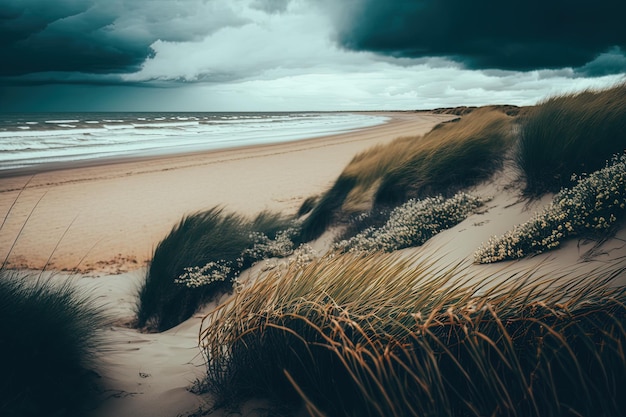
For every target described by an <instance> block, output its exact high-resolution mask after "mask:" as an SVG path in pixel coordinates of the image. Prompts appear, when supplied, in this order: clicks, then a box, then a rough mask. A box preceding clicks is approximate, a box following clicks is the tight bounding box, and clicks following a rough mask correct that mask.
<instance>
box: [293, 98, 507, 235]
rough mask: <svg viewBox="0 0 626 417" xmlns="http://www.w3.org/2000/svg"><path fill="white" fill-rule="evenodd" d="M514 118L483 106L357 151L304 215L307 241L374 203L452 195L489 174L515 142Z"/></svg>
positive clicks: (377, 204)
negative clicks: (417, 133) (413, 134)
mask: <svg viewBox="0 0 626 417" xmlns="http://www.w3.org/2000/svg"><path fill="white" fill-rule="evenodd" d="M511 120H512V118H511V117H509V116H507V115H505V114H504V113H501V112H499V111H496V110H492V109H479V110H476V111H474V112H472V113H471V114H469V115H467V116H465V117H464V118H463V119H460V120H459V121H456V122H454V123H445V124H442V125H439V126H438V127H436V128H435V129H433V130H432V131H431V132H429V133H427V134H426V135H424V136H423V137H401V138H398V139H396V140H394V141H393V142H391V143H390V144H388V145H379V146H375V147H373V148H371V149H369V150H366V151H365V152H363V153H361V154H359V155H357V156H355V157H354V159H353V160H352V161H351V162H350V163H349V164H348V166H346V168H345V169H344V171H343V172H342V173H341V175H340V176H339V178H338V179H337V182H336V183H335V185H334V186H333V187H332V188H331V189H330V190H329V191H328V192H327V193H326V194H325V195H323V196H322V197H321V199H320V200H319V201H318V203H317V205H316V207H315V208H314V209H313V211H312V212H311V213H310V215H309V217H307V218H306V219H305V221H304V223H303V226H302V233H303V240H311V239H314V238H316V237H318V236H319V235H321V233H323V231H324V230H325V229H326V227H327V226H328V225H329V224H331V223H332V222H333V221H336V220H338V219H344V218H346V217H347V215H348V214H351V213H359V212H365V211H367V210H369V209H371V208H372V205H374V204H375V205H376V206H379V207H382V206H395V205H398V204H400V203H403V202H405V201H407V200H408V199H410V198H423V197H430V196H435V195H440V194H443V195H444V196H452V195H454V194H455V193H456V192H458V191H459V190H461V189H463V188H465V187H468V186H471V185H475V184H477V183H478V182H480V181H482V180H484V179H487V178H488V177H489V176H490V175H492V174H493V172H494V171H495V170H496V169H497V168H498V167H499V166H501V164H502V160H503V158H504V156H505V154H506V152H507V150H508V149H509V148H510V147H511V145H512V137H513V136H512V124H511Z"/></svg>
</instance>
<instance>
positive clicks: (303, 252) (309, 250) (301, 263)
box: [264, 243, 318, 271]
mask: <svg viewBox="0 0 626 417" xmlns="http://www.w3.org/2000/svg"><path fill="white" fill-rule="evenodd" d="M317 257H318V254H317V252H316V251H315V249H313V247H312V246H311V245H308V244H306V243H303V244H302V245H300V246H298V248H297V249H295V250H294V251H293V252H292V253H291V255H290V256H288V257H285V258H283V259H279V260H278V259H272V260H270V259H268V260H267V261H266V263H265V267H264V270H265V271H269V270H271V269H276V268H278V269H287V268H289V267H290V266H292V265H295V267H296V268H298V269H302V268H304V267H305V266H307V265H308V264H310V263H311V262H313V260H314V259H316V258H317Z"/></svg>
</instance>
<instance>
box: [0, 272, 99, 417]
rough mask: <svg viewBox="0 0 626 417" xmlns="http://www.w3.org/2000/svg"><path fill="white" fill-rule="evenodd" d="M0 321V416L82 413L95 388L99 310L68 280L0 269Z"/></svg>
mask: <svg viewBox="0 0 626 417" xmlns="http://www.w3.org/2000/svg"><path fill="white" fill-rule="evenodd" d="M35 281H36V282H35ZM0 318H1V320H0V370H1V378H0V415H2V416H4V417H28V416H32V417H39V416H68V417H71V416H77V415H85V413H86V410H88V409H90V408H92V407H93V406H94V404H95V401H96V397H97V394H98V393H99V388H100V387H99V386H98V378H97V373H96V372H94V369H95V367H96V365H97V361H98V355H97V353H98V350H99V349H100V348H102V345H103V339H102V337H101V333H100V331H101V330H102V328H103V327H104V325H105V324H106V323H107V319H106V317H105V315H104V314H103V311H102V309H100V308H98V307H96V306H94V304H93V302H92V300H91V299H89V298H88V297H86V296H83V295H81V294H79V293H78V292H77V291H76V289H75V288H74V287H72V286H71V283H69V282H66V283H64V284H56V283H51V282H50V281H41V280H35V277H26V278H25V277H23V276H21V275H20V276H18V275H17V274H16V273H13V272H10V271H8V270H0Z"/></svg>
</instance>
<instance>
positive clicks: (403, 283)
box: [201, 254, 626, 417]
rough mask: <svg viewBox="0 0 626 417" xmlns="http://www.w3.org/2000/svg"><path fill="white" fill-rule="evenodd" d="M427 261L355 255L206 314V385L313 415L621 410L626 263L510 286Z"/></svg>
mask: <svg viewBox="0 0 626 417" xmlns="http://www.w3.org/2000/svg"><path fill="white" fill-rule="evenodd" d="M415 261H416V260H415V259H409V260H404V261H399V260H398V258H397V257H394V256H393V254H392V255H382V254H373V255H369V256H367V257H363V256H355V255H353V254H346V255H341V256H333V257H328V258H322V259H319V260H318V261H314V262H313V263H311V264H309V265H307V266H305V267H304V268H300V267H292V268H291V269H289V270H288V271H286V272H274V273H271V274H270V275H269V276H267V277H265V278H264V279H262V280H258V281H257V282H255V283H254V284H252V285H251V286H250V287H249V288H246V289H244V290H242V291H241V292H240V293H238V294H237V295H236V296H234V297H233V298H232V299H231V300H230V301H228V302H227V303H225V304H223V305H221V306H220V307H219V308H218V309H217V311H216V312H214V313H213V314H211V315H208V316H207V317H206V318H205V319H204V324H203V327H202V331H201V346H202V349H203V351H204V354H205V356H206V361H207V370H208V373H207V383H206V387H207V388H208V389H209V391H210V392H212V393H213V394H214V395H215V396H216V398H217V400H218V404H222V405H223V404H228V403H229V402H231V401H242V400H246V399H250V398H253V397H254V398H258V397H259V396H260V397H266V398H270V399H272V400H274V401H275V402H277V403H280V404H291V405H292V407H293V408H294V409H297V408H299V407H301V406H302V405H304V407H305V408H306V410H307V411H308V413H309V415H311V416H381V417H383V416H384V417H388V416H408V415H420V416H433V417H441V416H459V415H463V416H492V415H507V416H524V417H528V416H541V417H545V416H563V415H585V416H590V415H594V416H616V415H623V411H624V410H625V409H626V402H625V398H624V396H623V395H620V394H619V392H621V390H622V387H623V386H624V384H625V383H626V372H624V366H625V365H624V355H625V354H626V351H625V350H624V347H625V346H626V344H625V343H626V331H625V330H624V329H626V326H625V325H626V308H625V307H624V306H625V305H626V290H625V289H624V288H623V287H612V286H611V283H612V281H613V280H614V279H615V277H617V276H620V275H623V273H624V268H625V264H624V262H623V261H622V262H620V263H618V264H616V265H610V266H609V267H604V268H603V269H598V270H596V271H594V272H593V273H591V274H585V275H576V274H571V273H570V274H563V275H561V274H557V275H553V276H537V275H536V273H534V272H533V271H532V269H530V270H528V271H527V272H525V273H522V274H521V275H520V274H519V271H518V272H511V273H510V274H509V275H510V276H507V273H506V271H504V273H503V274H501V279H500V280H497V279H496V277H495V276H492V275H490V274H486V275H482V276H477V275H475V274H471V273H469V272H468V271H467V270H466V269H465V268H464V267H460V266H458V265H455V266H448V267H446V268H443V269H442V268H441V267H435V266H433V265H434V264H429V261H427V260H419V261H417V262H415ZM512 276H515V279H510V278H511V277H512ZM329 381H332V383H329Z"/></svg>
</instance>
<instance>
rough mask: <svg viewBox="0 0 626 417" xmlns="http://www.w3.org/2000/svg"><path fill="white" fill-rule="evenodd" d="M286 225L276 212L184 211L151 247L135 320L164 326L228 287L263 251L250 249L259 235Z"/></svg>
mask: <svg viewBox="0 0 626 417" xmlns="http://www.w3.org/2000/svg"><path fill="white" fill-rule="evenodd" d="M291 225H292V223H291V220H290V219H288V218H285V217H283V216H281V215H280V214H275V213H269V212H262V213H260V214H258V215H257V216H256V217H255V218H253V219H248V218H246V217H244V216H241V215H238V214H234V213H228V212H225V211H224V210H223V209H221V208H219V207H215V208H212V209H210V210H207V211H203V212H198V213H195V214H192V215H189V216H186V217H184V218H183V219H182V220H181V221H180V223H179V224H177V225H175V226H174V227H173V228H172V230H171V231H170V233H169V234H168V235H167V236H165V238H163V240H161V242H159V244H158V245H157V247H156V248H155V250H154V255H153V257H152V261H151V263H150V267H149V269H148V271H147V274H146V280H145V282H144V283H143V284H142V286H141V288H140V289H139V294H138V305H137V322H138V326H139V327H147V328H149V329H151V330H158V331H164V330H167V329H169V328H172V327H174V326H176V325H178V324H180V323H182V322H183V321H185V320H186V319H188V318H189V317H191V316H192V315H193V314H194V313H195V312H196V311H197V310H198V308H200V307H201V306H202V305H204V304H205V303H207V302H208V301H210V300H211V299H212V298H214V297H216V296H218V295H220V294H222V293H225V292H229V291H231V290H232V288H233V283H234V282H235V280H236V278H237V277H238V275H239V273H240V272H241V271H242V270H244V269H246V268H248V267H250V266H251V265H252V263H254V262H256V261H258V260H259V259H257V258H256V257H257V256H259V257H260V256H263V255H264V253H257V252H258V251H256V252H253V251H252V249H255V243H257V240H258V238H259V235H261V236H264V237H267V238H268V239H274V238H275V237H276V235H277V233H279V232H281V231H282V232H284V231H285V230H286V229H288V227H289V226H291ZM206 269H208V270H206ZM205 270H206V271H205Z"/></svg>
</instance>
